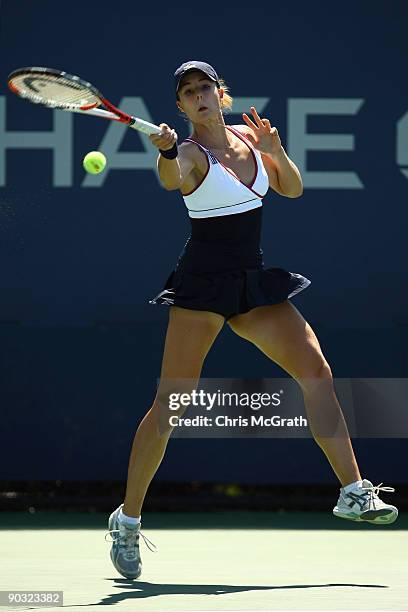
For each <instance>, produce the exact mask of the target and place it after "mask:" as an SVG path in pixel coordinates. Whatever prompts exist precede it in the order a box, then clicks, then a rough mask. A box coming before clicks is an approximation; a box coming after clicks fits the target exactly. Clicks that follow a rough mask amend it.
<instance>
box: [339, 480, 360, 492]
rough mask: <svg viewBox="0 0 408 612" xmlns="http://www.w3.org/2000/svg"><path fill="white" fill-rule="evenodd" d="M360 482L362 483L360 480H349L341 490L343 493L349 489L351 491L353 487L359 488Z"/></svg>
mask: <svg viewBox="0 0 408 612" xmlns="http://www.w3.org/2000/svg"><path fill="white" fill-rule="evenodd" d="M362 484H363V481H362V480H356V482H351V483H350V484H348V485H347V486H345V487H343V491H344V492H345V493H348V492H349V491H352V490H353V489H356V488H357V487H360V488H361V485H362Z"/></svg>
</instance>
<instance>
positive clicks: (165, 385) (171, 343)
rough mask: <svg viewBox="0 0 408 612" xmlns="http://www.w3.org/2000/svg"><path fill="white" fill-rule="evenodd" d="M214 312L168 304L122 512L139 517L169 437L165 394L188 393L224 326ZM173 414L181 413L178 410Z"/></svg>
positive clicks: (198, 376) (169, 430) (193, 386)
mask: <svg viewBox="0 0 408 612" xmlns="http://www.w3.org/2000/svg"><path fill="white" fill-rule="evenodd" d="M224 321H225V319H224V317H222V316H221V315H218V314H216V313H213V312H207V311H198V310H189V309H186V308H179V307H176V306H172V307H170V316H169V324H168V328H167V334H166V340H165V346H164V354H163V361H162V368H161V374H160V383H159V386H158V390H157V394H156V397H155V399H154V402H153V405H152V407H151V408H150V410H149V411H148V412H147V414H146V415H145V417H144V418H143V420H142V421H141V423H140V425H139V427H138V430H137V432H136V435H135V438H134V441H133V446H132V452H131V455H130V460H129V468H128V481H127V488H126V496H125V503H124V508H123V512H124V513H125V514H126V515H128V516H133V517H136V516H139V515H140V512H141V508H142V504H143V500H144V497H145V494H146V491H147V488H148V486H149V484H150V481H151V480H152V478H153V476H154V474H155V472H156V470H157V469H158V467H159V465H160V463H161V461H162V458H163V455H164V452H165V449H166V445H167V442H168V439H169V437H170V434H171V431H172V429H171V428H170V426H169V423H168V419H169V411H168V395H169V393H170V392H171V391H172V392H179V393H182V392H187V393H189V392H191V391H192V389H193V388H195V385H196V383H197V382H198V380H199V378H200V375H201V370H202V366H203V363H204V359H205V357H206V355H207V353H208V351H209V350H210V348H211V345H212V344H213V342H214V340H215V338H216V337H217V335H218V334H219V332H220V331H221V329H222V327H223V325H224ZM174 414H181V412H180V411H178V412H175V413H174Z"/></svg>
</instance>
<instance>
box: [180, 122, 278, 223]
mask: <svg viewBox="0 0 408 612" xmlns="http://www.w3.org/2000/svg"><path fill="white" fill-rule="evenodd" d="M225 127H226V128H227V129H228V130H230V131H231V132H233V134H235V135H236V136H237V137H238V138H240V139H241V140H242V141H243V142H245V144H246V145H247V146H248V147H249V149H250V151H251V153H252V156H253V159H254V161H255V167H256V171H255V178H254V179H253V181H252V183H251V184H250V185H248V186H247V185H245V184H244V183H243V182H242V181H241V180H240V179H239V178H238V177H237V175H236V174H235V173H234V172H233V171H232V170H230V169H229V168H227V167H226V166H225V165H224V164H223V163H222V162H221V161H220V160H219V159H217V157H215V155H214V154H213V153H211V151H210V150H209V149H206V148H205V147H203V146H202V145H201V144H200V143H199V142H196V141H195V140H192V139H191V138H186V139H185V141H187V142H194V143H195V144H196V145H198V146H199V147H200V149H201V150H202V151H204V153H205V154H206V156H207V164H208V167H207V172H206V174H205V176H204V178H203V179H202V181H201V183H200V184H199V185H197V187H195V189H193V190H192V191H190V192H189V193H187V194H183V199H184V203H185V205H186V207H187V210H188V214H189V216H190V217H192V218H204V217H219V216H221V215H233V214H236V213H242V212H246V211H247V210H252V209H253V208H258V207H259V206H262V198H264V197H265V195H266V192H267V191H268V188H269V179H268V175H267V172H266V170H265V166H264V165H263V162H262V157H261V154H260V153H259V151H257V150H256V149H254V147H253V146H252V144H251V142H250V141H249V140H248V139H247V138H246V137H245V136H244V135H243V134H241V133H240V132H238V131H237V130H234V128H232V127H231V126H229V125H226V126H225Z"/></svg>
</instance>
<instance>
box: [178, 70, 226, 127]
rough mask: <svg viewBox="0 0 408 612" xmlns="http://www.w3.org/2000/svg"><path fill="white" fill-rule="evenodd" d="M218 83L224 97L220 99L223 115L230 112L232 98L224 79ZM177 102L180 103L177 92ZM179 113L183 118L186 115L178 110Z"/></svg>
mask: <svg viewBox="0 0 408 612" xmlns="http://www.w3.org/2000/svg"><path fill="white" fill-rule="evenodd" d="M218 83H219V84H220V87H222V88H223V90H224V95H223V96H222V98H221V99H220V104H221V112H222V113H223V114H224V113H226V112H228V111H230V110H231V109H232V104H233V98H232V96H231V95H230V94H229V87H228V85H227V84H226V83H225V81H224V79H218ZM177 100H178V101H180V98H179V95H178V92H177ZM180 113H181V115H182V116H184V117H185V118H186V113H184V112H183V111H182V110H180ZM187 120H188V119H187Z"/></svg>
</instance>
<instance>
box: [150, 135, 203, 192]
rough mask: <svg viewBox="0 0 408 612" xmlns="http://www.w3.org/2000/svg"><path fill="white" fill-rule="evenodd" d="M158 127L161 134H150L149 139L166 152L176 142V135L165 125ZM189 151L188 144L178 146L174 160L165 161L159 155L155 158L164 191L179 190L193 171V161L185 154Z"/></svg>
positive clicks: (165, 159) (164, 158)
mask: <svg viewBox="0 0 408 612" xmlns="http://www.w3.org/2000/svg"><path fill="white" fill-rule="evenodd" d="M159 127H161V130H162V133H161V134H151V135H150V136H149V139H150V141H151V142H152V144H154V146H155V147H157V148H158V149H161V150H162V151H168V150H170V149H171V148H172V147H173V146H174V144H175V143H176V142H177V133H176V131H175V130H172V129H170V128H169V126H168V125H167V124H166V123H160V126H159ZM189 149H190V147H188V143H185V145H183V144H182V145H180V147H179V148H178V155H177V157H176V158H175V159H167V158H166V157H163V155H160V154H159V157H158V158H157V169H158V172H159V178H160V182H161V184H162V185H163V187H164V188H165V189H167V190H169V191H171V190H173V189H180V188H181V186H182V185H183V183H184V181H185V180H186V178H187V177H188V175H189V174H190V173H191V172H192V170H193V169H194V166H195V161H194V159H192V158H191V156H189V155H188V154H187V151H188V150H189Z"/></svg>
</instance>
